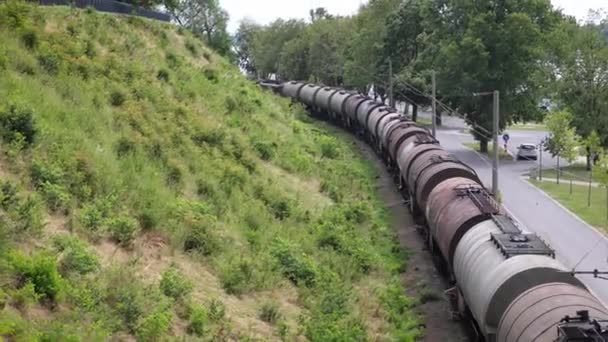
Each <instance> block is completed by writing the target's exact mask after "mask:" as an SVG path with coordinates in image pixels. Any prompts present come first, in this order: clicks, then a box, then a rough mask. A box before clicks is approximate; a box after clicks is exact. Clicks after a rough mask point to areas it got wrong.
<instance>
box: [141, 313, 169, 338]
mask: <svg viewBox="0 0 608 342" xmlns="http://www.w3.org/2000/svg"><path fill="white" fill-rule="evenodd" d="M172 319H173V315H172V314H171V312H169V311H166V310H163V311H159V312H155V313H152V314H151V315H149V316H147V317H145V318H144V319H143V321H142V322H141V324H140V325H139V326H138V327H137V334H136V335H137V338H138V339H139V340H140V341H160V340H164V339H162V337H163V335H164V334H165V333H166V332H167V331H168V330H169V328H171V321H172Z"/></svg>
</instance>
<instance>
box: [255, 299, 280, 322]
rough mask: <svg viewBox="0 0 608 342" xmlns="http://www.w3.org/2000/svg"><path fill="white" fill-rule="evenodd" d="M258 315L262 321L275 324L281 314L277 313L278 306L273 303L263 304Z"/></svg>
mask: <svg viewBox="0 0 608 342" xmlns="http://www.w3.org/2000/svg"><path fill="white" fill-rule="evenodd" d="M258 315H259V317H260V319H261V320H262V321H264V322H267V323H270V324H275V323H276V322H277V321H278V320H279V318H281V314H280V312H279V304H277V303H275V302H266V303H264V304H263V305H262V307H261V308H260V310H259V311H258Z"/></svg>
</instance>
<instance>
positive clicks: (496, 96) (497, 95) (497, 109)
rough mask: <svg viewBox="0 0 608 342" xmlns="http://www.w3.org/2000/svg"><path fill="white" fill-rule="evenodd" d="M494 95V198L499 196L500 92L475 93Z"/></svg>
mask: <svg viewBox="0 0 608 342" xmlns="http://www.w3.org/2000/svg"><path fill="white" fill-rule="evenodd" d="M485 95H492V112H493V117H494V124H493V126H494V130H493V132H492V141H493V143H494V150H493V154H494V158H493V160H492V193H493V194H494V196H498V130H499V124H498V123H499V121H498V120H499V117H500V113H499V112H500V92H499V91H498V90H494V91H493V92H492V91H488V92H483V93H473V96H485Z"/></svg>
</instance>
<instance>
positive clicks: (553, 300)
mask: <svg viewBox="0 0 608 342" xmlns="http://www.w3.org/2000/svg"><path fill="white" fill-rule="evenodd" d="M581 310H586V311H587V312H588V314H589V316H590V317H592V318H594V319H598V320H608V309H606V308H605V307H604V306H603V305H602V304H601V303H600V302H599V300H598V299H597V298H595V297H594V296H593V295H592V294H591V293H589V291H587V290H586V289H584V288H581V287H580V286H575V285H572V284H568V283H558V282H556V283H547V284H542V285H538V286H535V287H532V288H530V289H528V290H527V291H525V292H523V293H522V294H521V295H519V296H518V297H517V298H516V299H515V300H513V302H511V304H509V307H508V308H507V309H506V310H505V313H504V314H503V315H502V318H501V320H500V323H499V324H498V330H497V334H496V337H497V338H496V341H497V342H525V341H556V337H557V336H556V335H557V333H556V331H557V325H558V323H559V322H560V320H562V319H563V318H564V317H565V316H572V315H574V314H575V313H576V312H577V311H581ZM548 327H549V328H548Z"/></svg>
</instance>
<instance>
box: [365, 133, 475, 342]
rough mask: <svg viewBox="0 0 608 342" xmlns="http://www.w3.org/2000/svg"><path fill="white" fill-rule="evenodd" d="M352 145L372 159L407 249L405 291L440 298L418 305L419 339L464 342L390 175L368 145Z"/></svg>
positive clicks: (380, 189) (441, 281) (381, 191)
mask: <svg viewBox="0 0 608 342" xmlns="http://www.w3.org/2000/svg"><path fill="white" fill-rule="evenodd" d="M355 144H356V146H357V148H358V149H359V150H360V151H361V153H362V154H363V156H364V157H365V158H366V159H368V160H370V161H371V162H373V164H374V167H375V168H376V171H377V174H378V177H377V179H376V187H377V189H378V193H379V195H380V198H381V199H382V200H383V201H384V202H385V203H386V206H387V207H388V210H389V213H390V217H391V221H392V227H393V228H394V229H395V230H396V231H397V234H398V237H399V243H400V245H401V247H403V248H404V249H406V250H407V251H408V261H407V270H406V272H405V273H404V275H403V283H404V285H405V287H406V288H408V291H407V294H408V295H409V296H414V297H419V296H420V295H421V292H422V291H423V289H424V291H426V292H427V293H428V292H429V291H430V292H431V293H433V294H436V295H438V296H439V297H440V299H439V300H434V301H427V302H426V303H424V304H422V305H420V306H419V307H418V309H419V310H420V312H421V313H422V314H423V315H424V316H423V317H424V325H425V327H426V328H425V337H424V338H423V341H429V342H431V341H433V342H434V341H442V342H452V341H453V342H461V341H468V340H469V339H468V337H467V334H466V331H465V328H464V326H463V324H462V323H461V322H458V321H454V320H452V318H451V315H450V311H449V305H448V303H447V301H446V300H445V299H444V295H443V293H444V291H445V290H446V289H447V287H448V284H447V282H446V281H445V279H444V278H443V277H442V276H441V275H440V274H439V272H438V271H437V269H436V268H435V264H434V263H433V259H432V256H431V254H430V253H429V252H428V250H427V248H426V243H425V242H424V240H423V238H422V236H421V235H420V234H419V233H418V231H417V230H416V225H415V224H414V221H413V219H412V216H411V215H410V212H409V210H408V209H407V207H406V206H405V204H404V202H403V198H402V196H401V194H399V192H398V191H397V187H396V186H395V183H394V182H393V179H392V176H391V175H390V174H389V173H388V172H387V171H386V167H385V165H384V164H383V162H382V161H381V159H380V158H378V156H377V155H376V153H374V151H373V150H372V149H371V148H370V147H369V146H368V145H366V144H365V143H363V142H362V141H360V140H357V141H356V143H355ZM422 284H424V285H422Z"/></svg>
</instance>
